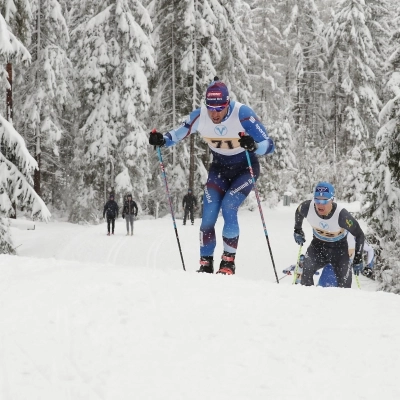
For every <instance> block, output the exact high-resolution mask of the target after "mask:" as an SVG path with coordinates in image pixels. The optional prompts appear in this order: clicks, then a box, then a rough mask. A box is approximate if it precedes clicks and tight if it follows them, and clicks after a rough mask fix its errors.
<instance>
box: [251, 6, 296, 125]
mask: <svg viewBox="0 0 400 400" xmlns="http://www.w3.org/2000/svg"><path fill="white" fill-rule="evenodd" d="M250 4H251V14H250V16H247V15H244V16H243V18H244V20H245V21H248V20H250V19H251V20H252V21H253V27H252V28H253V34H254V36H255V40H254V44H253V45H252V47H254V50H255V52H254V53H253V57H254V59H253V57H251V63H250V66H249V70H250V71H251V85H252V95H251V104H252V105H253V107H254V110H255V111H256V112H257V113H258V115H259V116H260V118H261V120H262V121H265V123H266V124H267V125H269V124H270V123H272V122H275V121H284V120H285V116H286V115H287V110H288V107H290V106H289V103H288V101H287V99H288V96H286V93H285V91H284V84H285V74H284V73H282V70H283V62H282V60H283V58H284V57H285V55H286V53H285V51H284V49H285V47H286V46H285V41H284V38H283V36H282V34H281V32H280V29H279V27H278V26H277V24H279V22H280V18H279V17H278V14H279V13H278V8H277V7H278V1H276V0H273V1H266V0H254V1H252V2H250Z"/></svg>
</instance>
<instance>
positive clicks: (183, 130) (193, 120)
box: [164, 108, 201, 147]
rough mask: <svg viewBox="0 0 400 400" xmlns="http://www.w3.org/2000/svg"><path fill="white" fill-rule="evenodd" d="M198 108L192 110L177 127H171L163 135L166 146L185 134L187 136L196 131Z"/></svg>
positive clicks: (180, 138) (182, 137)
mask: <svg viewBox="0 0 400 400" xmlns="http://www.w3.org/2000/svg"><path fill="white" fill-rule="evenodd" d="M200 110H201V109H200V108H197V109H196V110H194V111H192V112H191V113H190V115H189V117H188V118H187V119H186V120H185V122H184V123H183V124H182V125H181V126H180V127H179V128H176V129H172V130H170V131H169V132H167V133H166V134H165V135H164V139H165V146H166V147H170V146H174V145H175V144H176V143H178V142H180V141H181V140H182V139H184V138H185V137H186V136H189V135H190V134H192V133H193V132H196V131H197V127H198V125H199V116H200Z"/></svg>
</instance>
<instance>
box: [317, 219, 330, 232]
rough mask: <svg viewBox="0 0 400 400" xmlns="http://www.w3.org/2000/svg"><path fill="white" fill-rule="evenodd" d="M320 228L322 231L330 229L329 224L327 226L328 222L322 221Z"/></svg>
mask: <svg viewBox="0 0 400 400" xmlns="http://www.w3.org/2000/svg"><path fill="white" fill-rule="evenodd" d="M319 226H320V227H321V228H322V229H324V230H327V229H329V224H327V223H326V222H323V221H321V222H320V223H319Z"/></svg>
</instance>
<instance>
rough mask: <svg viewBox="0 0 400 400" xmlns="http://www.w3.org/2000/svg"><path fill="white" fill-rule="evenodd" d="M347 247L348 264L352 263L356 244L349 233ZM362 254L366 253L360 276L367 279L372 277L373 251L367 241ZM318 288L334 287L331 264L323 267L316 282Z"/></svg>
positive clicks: (334, 278)
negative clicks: (365, 260) (365, 261)
mask: <svg viewBox="0 0 400 400" xmlns="http://www.w3.org/2000/svg"><path fill="white" fill-rule="evenodd" d="M347 245H348V247H349V257H350V262H352V261H353V256H354V251H355V245H356V242H355V240H354V236H353V235H352V234H350V233H348V234H347ZM364 253H367V265H366V266H365V267H364V269H363V271H362V274H363V275H364V276H366V277H367V278H372V277H373V272H372V269H373V268H374V255H375V252H374V249H373V248H372V247H371V246H370V244H369V243H368V242H367V241H364ZM318 286H322V287H336V286H337V279H336V275H335V272H334V271H333V267H332V265H331V264H328V265H326V266H325V267H324V269H323V270H322V273H321V277H320V278H319V281H318Z"/></svg>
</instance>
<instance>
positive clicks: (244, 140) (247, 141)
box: [239, 132, 258, 152]
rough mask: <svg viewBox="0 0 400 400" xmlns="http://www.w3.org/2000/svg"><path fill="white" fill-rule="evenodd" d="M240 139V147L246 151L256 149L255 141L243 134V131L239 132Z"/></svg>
mask: <svg viewBox="0 0 400 400" xmlns="http://www.w3.org/2000/svg"><path fill="white" fill-rule="evenodd" d="M239 136H240V139H239V144H240V147H243V148H244V149H246V150H247V151H250V152H253V151H256V150H257V148H258V146H257V143H256V142H255V141H254V139H253V138H252V137H251V136H249V135H245V134H244V133H242V132H241V133H239Z"/></svg>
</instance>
